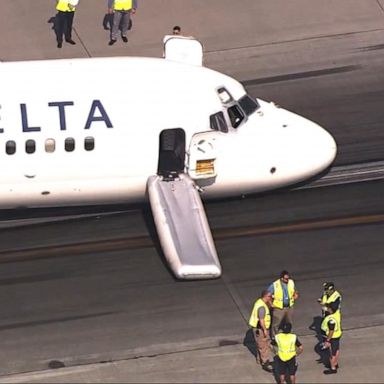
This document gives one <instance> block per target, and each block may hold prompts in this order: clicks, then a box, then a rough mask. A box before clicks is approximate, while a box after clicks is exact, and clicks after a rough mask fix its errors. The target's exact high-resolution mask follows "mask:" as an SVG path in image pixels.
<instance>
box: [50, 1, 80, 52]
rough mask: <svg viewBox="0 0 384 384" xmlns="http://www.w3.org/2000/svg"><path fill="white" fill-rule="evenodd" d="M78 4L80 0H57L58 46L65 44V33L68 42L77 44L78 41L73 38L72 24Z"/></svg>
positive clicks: (56, 25)
mask: <svg viewBox="0 0 384 384" xmlns="http://www.w3.org/2000/svg"><path fill="white" fill-rule="evenodd" d="M78 4H79V0H56V10H57V15H56V21H55V29H56V39H57V48H61V47H62V46H63V35H64V36H65V41H66V42H67V43H69V44H71V45H74V44H76V42H75V41H73V40H72V24H73V18H74V16H75V11H76V7H77V5H78Z"/></svg>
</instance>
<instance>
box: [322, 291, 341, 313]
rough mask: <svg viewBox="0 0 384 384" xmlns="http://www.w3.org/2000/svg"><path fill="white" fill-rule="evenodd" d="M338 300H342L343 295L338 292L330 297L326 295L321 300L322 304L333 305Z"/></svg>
mask: <svg viewBox="0 0 384 384" xmlns="http://www.w3.org/2000/svg"><path fill="white" fill-rule="evenodd" d="M338 298H340V299H341V295H340V293H339V292H337V291H335V292H333V293H332V295H331V296H329V297H327V295H326V294H325V293H324V295H323V297H322V298H321V304H331V303H333V302H334V301H336V300H337V299H338ZM340 301H341V300H340ZM339 309H340V306H339Z"/></svg>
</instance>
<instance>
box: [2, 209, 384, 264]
mask: <svg viewBox="0 0 384 384" xmlns="http://www.w3.org/2000/svg"><path fill="white" fill-rule="evenodd" d="M382 222H384V214H374V215H364V216H350V217H341V218H334V219H325V220H310V221H305V222H301V223H291V224H290V223H287V224H277V225H266V226H258V227H254V226H253V227H250V226H248V227H237V228H218V229H215V230H213V231H212V233H213V238H214V240H215V241H220V240H228V239H231V238H239V237H254V236H261V235H277V234H283V233H292V232H300V231H310V230H319V229H332V228H339V227H348V226H354V225H369V224H377V223H382ZM153 246H154V242H153V240H152V238H151V237H150V236H149V235H143V236H135V237H131V238H126V237H125V238H118V239H105V240H95V241H88V242H83V243H74V244H60V245H48V246H42V247H33V248H24V249H9V250H1V251H0V263H9V262H14V261H24V260H30V259H42V258H50V257H63V256H69V255H71V256H73V255H76V254H85V253H96V252H107V251H119V250H126V249H141V248H151V247H153Z"/></svg>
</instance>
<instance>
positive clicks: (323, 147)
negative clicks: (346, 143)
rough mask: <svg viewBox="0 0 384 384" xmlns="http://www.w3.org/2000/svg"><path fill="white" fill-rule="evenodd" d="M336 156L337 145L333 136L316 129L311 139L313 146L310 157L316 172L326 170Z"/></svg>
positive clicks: (319, 128) (323, 130)
mask: <svg viewBox="0 0 384 384" xmlns="http://www.w3.org/2000/svg"><path fill="white" fill-rule="evenodd" d="M336 154H337V144H336V141H335V139H334V138H333V136H332V135H331V134H330V133H329V132H328V131H326V130H325V129H323V128H321V127H317V132H316V135H314V137H313V146H312V150H311V151H310V155H311V157H312V158H313V161H314V163H315V164H313V166H314V168H317V170H316V172H321V171H322V170H324V169H326V168H328V167H329V166H330V165H331V164H332V162H333V161H334V160H335V157H336Z"/></svg>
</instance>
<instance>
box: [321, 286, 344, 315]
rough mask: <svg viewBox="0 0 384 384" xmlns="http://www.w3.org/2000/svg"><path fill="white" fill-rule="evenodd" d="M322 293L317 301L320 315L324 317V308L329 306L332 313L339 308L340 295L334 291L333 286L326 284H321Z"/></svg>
mask: <svg viewBox="0 0 384 384" xmlns="http://www.w3.org/2000/svg"><path fill="white" fill-rule="evenodd" d="M323 288H324V292H323V294H322V296H321V297H320V298H319V299H317V301H318V303H319V304H320V305H321V306H322V310H323V312H322V315H323V317H324V314H325V310H326V306H327V305H331V306H332V310H333V312H334V313H335V312H337V311H339V310H340V307H341V299H342V297H341V294H340V292H338V291H337V290H336V289H335V284H334V283H332V282H326V283H324V284H323Z"/></svg>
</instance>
